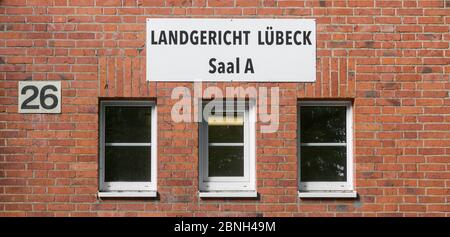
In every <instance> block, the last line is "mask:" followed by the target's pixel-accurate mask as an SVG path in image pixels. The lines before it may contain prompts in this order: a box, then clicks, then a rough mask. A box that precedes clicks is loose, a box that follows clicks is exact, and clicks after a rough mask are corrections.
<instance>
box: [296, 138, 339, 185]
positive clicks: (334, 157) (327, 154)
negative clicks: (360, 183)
mask: <svg viewBox="0 0 450 237" xmlns="http://www.w3.org/2000/svg"><path fill="white" fill-rule="evenodd" d="M346 153H347V152H346V147H345V146H326V147H324V146H302V147H301V153H300V159H301V172H300V175H301V181H302V182H308V181H309V182H311V181H318V182H320V181H327V182H329V181H331V182H332V181H339V182H345V181H347V161H346Z"/></svg>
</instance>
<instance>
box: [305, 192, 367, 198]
mask: <svg viewBox="0 0 450 237" xmlns="http://www.w3.org/2000/svg"><path fill="white" fill-rule="evenodd" d="M298 197H299V198H356V197H358V193H357V192H356V191H329V192H326V191H309V192H307V191H299V192H298Z"/></svg>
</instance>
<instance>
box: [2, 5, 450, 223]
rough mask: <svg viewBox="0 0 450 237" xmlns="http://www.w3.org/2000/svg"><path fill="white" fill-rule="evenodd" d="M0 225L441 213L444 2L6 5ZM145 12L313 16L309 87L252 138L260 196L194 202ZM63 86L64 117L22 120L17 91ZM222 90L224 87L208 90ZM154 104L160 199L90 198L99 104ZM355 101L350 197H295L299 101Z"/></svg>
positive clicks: (447, 114)
mask: <svg viewBox="0 0 450 237" xmlns="http://www.w3.org/2000/svg"><path fill="white" fill-rule="evenodd" d="M0 14H1V15H0V101H1V105H0V134H1V135H0V216H90V215H92V216H97V215H98V216H175V215H186V216H204V215H212V216H214V215H221V216H225V215H226V216H257V215H264V216H319V215H320V216H450V204H448V203H449V201H450V191H449V190H450V163H449V161H450V107H449V106H450V97H449V96H450V95H449V89H450V83H449V80H450V78H449V73H450V66H449V63H450V57H449V56H450V50H449V40H450V34H449V24H450V1H446V0H403V1H400V0H389V1H380V0H363V1H356V0H355V1H353V0H345V1H344V0H340V1H338V0H336V1H331V0H321V1H314V0H299V1H295V0H285V1H284V0H279V1H277V0H267V1H266V0H209V1H208V0H148V1H144V0H129V1H128V0H127V1H125V0H105V1H100V0H48V1H45V0H2V1H0ZM147 17H249V18H253V17H267V18H281V17H289V18H315V19H317V23H318V25H317V34H318V41H317V47H318V51H317V55H318V58H317V60H318V61H317V62H318V63H317V65H318V70H317V81H316V82H315V83H261V84H255V83H248V84H247V83H242V84H236V83H234V85H244V86H247V85H256V86H258V85H262V86H269V87H270V86H279V87H280V91H281V95H282V97H281V100H280V112H281V117H280V121H281V125H280V131H279V132H278V133H274V134H261V133H257V191H258V193H259V194H260V199H258V200H221V199H218V200H202V199H200V198H199V197H198V194H197V190H198V184H197V178H198V172H197V169H198V149H197V146H198V134H197V124H195V123H181V124H175V123H173V122H171V119H170V111H171V105H172V104H174V103H176V102H177V101H176V100H172V99H171V98H170V95H171V89H172V88H174V87H175V86H177V85H186V86H188V87H190V88H192V84H191V83H178V84H177V83H158V84H156V83H149V82H146V81H145V50H144V46H145V20H146V18H147ZM26 79H33V80H61V81H62V87H63V91H62V94H63V98H62V101H63V103H62V113H61V114H59V115H40V114H34V115H32V114H28V115H27V114H18V113H17V85H18V81H20V80H26ZM211 84H214V85H218V86H219V87H223V86H226V85H229V84H227V83H211ZM102 97H105V98H106V97H108V98H109V97H114V98H117V97H121V98H125V97H126V98H153V99H157V104H158V112H159V114H158V139H159V140H158V142H159V144H158V145H159V147H158V149H159V150H158V151H159V154H158V163H159V167H158V192H159V195H160V198H159V199H154V200H152V199H150V200H140V199H137V200H126V199H116V200H99V199H97V197H96V193H97V190H98V178H97V177H98V172H97V169H98V121H97V120H98V108H99V106H98V101H99V98H102ZM303 98H314V99H315V98H332V99H335V98H354V113H355V119H354V120H355V167H356V173H355V177H356V178H355V184H356V190H357V191H358V193H359V198H358V199H355V200H353V199H349V200H338V199H328V200H327V199H321V200H320V199H315V200H306V199H299V198H298V197H297V169H296V164H297V162H296V160H297V158H296V154H297V151H296V132H295V131H296V128H297V125H296V121H297V118H296V103H297V100H298V99H303Z"/></svg>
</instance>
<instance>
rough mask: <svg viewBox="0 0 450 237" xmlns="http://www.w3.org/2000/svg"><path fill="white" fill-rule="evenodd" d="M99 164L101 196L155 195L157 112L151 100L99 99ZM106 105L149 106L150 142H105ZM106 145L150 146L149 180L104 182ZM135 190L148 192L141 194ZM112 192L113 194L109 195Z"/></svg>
mask: <svg viewBox="0 0 450 237" xmlns="http://www.w3.org/2000/svg"><path fill="white" fill-rule="evenodd" d="M100 105H101V106H100V166H99V171H100V172H99V179H100V180H99V181H100V187H99V188H100V190H99V196H103V197H111V196H117V197H124V196H136V197H151V196H156V186H157V170H158V169H157V147H158V146H157V114H156V104H155V102H153V101H101V102H100ZM106 107H150V108H151V120H152V121H151V126H152V127H151V129H152V131H151V136H152V138H151V143H108V144H107V143H105V141H106V139H105V125H106V123H105V122H106V118H105V108H106ZM106 146H150V147H151V158H150V159H151V161H150V162H151V177H150V178H151V181H150V182H106V181H105V168H104V167H105V148H106ZM135 192H149V193H151V194H145V195H144V194H142V193H135ZM111 193H113V195H111Z"/></svg>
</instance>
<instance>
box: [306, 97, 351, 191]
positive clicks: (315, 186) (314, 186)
mask: <svg viewBox="0 0 450 237" xmlns="http://www.w3.org/2000/svg"><path fill="white" fill-rule="evenodd" d="M305 106H315V107H316V106H345V107H346V142H345V143H302V142H301V137H300V133H301V131H300V129H301V119H300V112H301V107H305ZM297 111H298V114H297V118H298V129H297V130H298V132H299V133H298V139H297V143H298V144H297V146H298V187H299V191H300V192H319V193H320V192H324V191H326V192H333V191H338V192H339V191H353V189H354V185H353V178H354V177H353V175H354V171H353V110H352V103H351V101H300V102H299V103H298V110H297ZM301 146H346V148H347V149H346V154H347V157H346V158H347V162H346V164H347V167H346V168H347V169H346V170H347V174H346V175H347V181H346V182H302V181H301V160H302V159H301ZM352 193H353V192H352ZM322 196H324V197H333V195H322ZM351 196H352V197H353V195H351ZM304 197H309V196H308V195H306V196H304ZM311 197H314V195H312V196H311ZM336 197H339V195H336Z"/></svg>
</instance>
